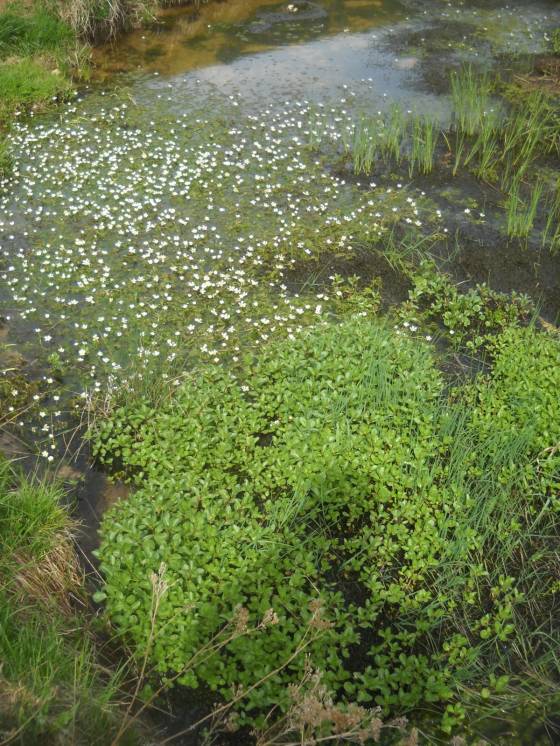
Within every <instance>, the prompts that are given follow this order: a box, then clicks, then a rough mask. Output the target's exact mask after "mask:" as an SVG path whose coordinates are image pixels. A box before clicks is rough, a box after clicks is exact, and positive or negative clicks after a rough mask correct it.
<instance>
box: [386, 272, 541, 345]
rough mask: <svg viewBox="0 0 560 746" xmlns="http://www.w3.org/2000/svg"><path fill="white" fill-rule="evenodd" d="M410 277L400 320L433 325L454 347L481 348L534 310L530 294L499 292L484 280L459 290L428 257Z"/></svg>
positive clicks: (525, 320) (528, 318) (520, 321)
mask: <svg viewBox="0 0 560 746" xmlns="http://www.w3.org/2000/svg"><path fill="white" fill-rule="evenodd" d="M411 281H412V289H411V290H410V292H409V301H408V302H407V303H405V304H403V306H402V307H401V308H400V309H399V314H400V315H401V317H402V318H403V320H405V321H409V322H410V321H414V322H416V323H420V324H422V325H424V326H425V325H430V326H431V325H433V326H434V329H435V331H437V332H439V333H440V334H441V335H442V336H444V337H445V338H446V340H447V341H448V342H450V343H451V344H452V346H453V347H455V348H457V349H458V348H462V349H465V350H468V351H469V352H477V353H478V352H481V351H483V350H484V349H487V348H488V347H489V346H492V345H493V343H494V339H495V337H496V335H497V334H500V333H501V332H503V331H505V330H506V329H509V328H511V327H513V326H519V325H526V324H527V323H528V322H529V320H530V319H531V317H532V316H533V315H534V313H535V308H534V305H533V303H532V301H531V300H530V298H529V297H528V296H526V295H523V294H520V293H515V292H514V293H511V294H508V293H500V292H498V291H496V290H493V289H492V288H490V287H489V286H488V285H486V284H481V285H475V286H474V287H471V288H469V289H468V290H466V291H465V292H461V291H460V288H459V287H458V286H457V285H456V284H455V283H453V282H452V280H451V278H450V277H449V276H448V275H446V274H445V273H444V272H441V271H439V270H438V269H437V268H436V266H435V264H434V263H433V261H430V260H423V261H422V262H421V263H420V265H419V267H418V269H417V270H414V271H412V272H411Z"/></svg>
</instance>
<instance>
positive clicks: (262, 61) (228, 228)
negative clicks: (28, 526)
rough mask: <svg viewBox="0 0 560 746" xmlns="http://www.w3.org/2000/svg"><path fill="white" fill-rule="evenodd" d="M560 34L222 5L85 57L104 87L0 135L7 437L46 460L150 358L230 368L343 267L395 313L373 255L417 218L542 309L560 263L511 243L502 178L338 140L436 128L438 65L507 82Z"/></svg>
mask: <svg viewBox="0 0 560 746" xmlns="http://www.w3.org/2000/svg"><path fill="white" fill-rule="evenodd" d="M559 23H560V8H558V5H557V4H556V3H554V2H547V1H546V0H543V1H541V2H534V3H530V4H527V3H524V2H513V3H509V4H507V5H504V4H502V3H500V2H484V3H479V2H462V3H458V4H453V5H451V4H447V3H443V2H439V0H424V1H423V2H406V0H389V1H388V2H382V1H381V0H378V1H377V2H370V1H367V2H366V1H365V0H346V1H344V0H323V1H322V2H319V1H318V2H300V3H293V4H283V3H277V2H267V1H261V2H258V1H257V0H255V1H253V2H240V1H239V0H231V2H228V3H211V4H209V5H203V6H201V7H200V8H199V9H198V10H194V9H192V8H175V9H170V10H167V11H163V12H162V13H161V14H160V15H159V16H158V18H157V19H156V20H155V21H154V22H153V24H152V25H150V26H149V27H148V28H145V29H143V30H141V31H136V32H134V33H131V34H129V35H126V36H124V37H123V38H122V39H121V40H119V41H118V42H117V43H113V44H111V45H106V46H104V47H101V48H99V49H97V50H95V56H94V59H95V63H96V69H95V82H93V83H92V84H91V85H90V86H87V87H86V88H85V90H82V91H80V93H79V94H78V95H77V96H76V97H75V100H73V101H72V102H70V103H69V104H66V105H64V106H63V107H62V110H61V112H60V113H59V114H56V115H52V116H50V117H47V118H45V117H43V118H40V119H39V118H37V121H33V119H31V120H29V121H26V122H22V123H21V124H20V125H19V126H18V127H16V128H15V130H14V134H13V135H12V147H13V150H14V153H15V155H16V169H15V173H14V176H13V178H12V180H11V181H10V182H9V183H7V184H5V185H4V189H3V196H2V197H1V198H0V237H1V240H2V265H0V266H1V271H2V275H1V277H2V285H1V287H0V300H1V302H2V306H3V309H4V311H3V315H4V317H5V320H6V324H5V326H4V330H3V336H4V337H6V339H5V340H4V345H6V344H8V345H9V346H11V345H13V346H14V347H8V348H5V349H4V352H3V353H2V354H3V359H4V362H5V363H6V365H5V367H7V368H9V369H10V370H14V369H17V370H18V371H21V373H22V375H25V376H26V377H27V378H28V379H29V378H30V377H31V378H32V379H34V384H33V387H32V388H33V392H32V393H33V399H31V400H30V401H27V400H26V398H25V395H23V394H22V391H20V390H18V387H17V385H15V383H13V381H12V383H11V384H10V391H9V392H8V395H7V399H8V403H10V402H9V400H10V396H12V397H13V400H14V401H13V406H12V407H10V408H9V409H10V416H9V417H8V419H9V420H10V423H9V424H10V425H11V426H12V427H13V428H14V429H15V431H16V435H17V437H18V438H19V437H20V436H22V435H25V437H24V439H25V438H30V439H31V440H33V442H34V443H35V445H36V444H37V442H39V452H40V453H41V458H43V459H45V460H46V461H47V462H48V463H52V462H53V461H56V460H57V459H58V458H59V457H60V455H61V454H65V455H68V453H69V452H71V451H72V450H73V449H74V447H75V444H76V442H77V441H78V438H77V437H76V430H75V428H76V414H77V413H78V412H81V411H82V408H83V403H84V401H86V402H87V401H90V400H91V398H92V397H93V396H95V395H96V394H98V393H99V392H101V391H104V392H106V396H107V397H108V398H109V399H110V397H111V391H112V390H114V389H116V388H117V387H119V386H122V385H123V383H124V382H125V381H126V380H129V379H130V377H131V376H132V378H134V376H140V377H141V376H142V370H143V369H144V368H146V369H147V368H150V366H160V365H161V364H162V361H163V362H165V363H166V364H168V365H169V366H171V367H173V366H176V367H175V368H174V369H175V370H176V369H181V368H182V367H184V366H185V364H186V365H187V366H191V365H192V364H194V363H195V362H196V361H200V360H201V361H204V362H220V361H223V360H229V361H230V363H231V362H236V361H237V360H239V358H240V357H242V356H243V354H244V353H245V352H246V351H247V350H250V349H253V348H254V347H255V346H258V345H259V344H262V343H263V342H266V341H268V340H269V339H272V338H275V337H277V336H280V337H282V336H288V337H290V336H291V335H294V334H297V332H298V330H300V329H301V328H302V327H304V326H305V325H307V324H310V323H314V322H315V321H317V320H318V319H320V318H322V317H327V316H328V315H329V314H331V313H333V312H334V306H335V305H336V301H337V291H336V287H335V284H333V277H334V276H337V277H340V278H348V277H350V276H352V275H359V276H360V278H361V282H362V283H363V282H366V281H367V282H369V283H371V282H377V284H378V285H381V286H382V297H383V306H384V307H385V308H390V307H393V306H395V304H397V303H401V302H403V301H404V300H405V299H406V297H407V292H408V288H409V278H407V277H405V276H403V275H402V273H401V274H399V271H398V270H397V269H396V268H395V265H394V262H391V261H389V262H388V261H387V257H384V256H383V250H382V251H381V252H380V251H378V250H376V251H373V250H370V249H369V248H368V246H370V247H371V246H373V245H376V246H377V247H379V244H380V242H381V244H383V242H384V241H386V242H388V243H389V242H392V245H393V250H394V243H395V236H397V237H399V238H398V240H399V241H401V240H402V237H403V235H404V233H405V232H407V235H408V233H410V230H416V231H417V233H418V235H419V236H421V237H422V239H424V238H426V237H428V236H429V237H431V239H433V246H434V247H435V248H434V250H433V253H432V254H431V255H430V256H432V257H437V259H438V261H439V262H440V263H441V265H442V266H445V268H446V270H447V271H449V272H451V274H452V276H453V277H454V278H455V280H456V281H459V282H463V283H466V287H468V286H470V285H472V284H473V283H476V282H488V283H489V284H490V285H491V286H492V287H493V288H495V289H497V290H501V291H505V292H511V291H520V292H525V293H529V294H530V295H531V296H532V298H533V299H534V300H535V301H536V302H537V303H538V304H539V309H540V312H541V313H542V315H543V316H544V318H545V319H547V320H548V321H552V322H554V320H555V319H556V317H557V315H558V311H559V309H560V273H559V271H558V263H559V259H558V256H557V255H556V254H555V253H554V252H551V251H548V250H547V249H546V248H543V245H542V242H541V240H540V234H536V232H534V231H533V232H532V233H531V234H530V235H528V236H527V237H526V240H525V241H512V240H510V239H509V238H508V236H507V235H505V232H504V223H505V217H504V199H505V196H504V194H503V193H502V192H501V191H500V190H499V189H496V187H495V186H494V185H493V184H490V183H488V181H485V180H481V179H477V178H475V177H474V176H473V175H472V173H469V172H466V171H465V172H461V173H459V174H458V175H455V176H451V175H450V173H449V170H448V169H447V170H446V171H445V172H442V171H441V169H436V170H435V171H433V172H431V173H429V174H422V173H415V174H412V173H411V172H409V171H407V170H404V171H403V169H402V168H401V167H396V166H395V164H393V165H392V166H388V167H383V166H381V165H380V166H379V167H378V168H376V169H373V170H372V172H371V173H368V174H367V175H366V174H362V175H361V176H360V175H356V173H355V169H354V170H353V169H352V166H351V163H349V162H348V158H347V157H346V156H345V153H346V152H347V151H349V150H351V149H352V143H353V138H355V137H356V122H358V121H361V120H363V118H364V117H369V118H370V119H371V121H377V122H378V125H379V123H380V122H381V120H382V118H383V117H387V116H390V112H391V111H393V112H394V111H395V109H394V107H395V106H399V107H400V111H401V112H403V113H404V114H405V115H408V114H410V115H412V114H413V115H415V116H429V117H431V118H433V120H434V121H437V122H438V123H439V124H438V126H439V125H441V126H443V127H445V126H447V125H448V124H449V123H450V121H451V97H450V95H449V93H450V71H452V70H456V71H457V70H460V69H465V66H466V65H471V66H474V68H473V69H476V70H477V71H485V70H486V71H492V72H493V73H494V72H495V73H498V74H503V75H505V76H506V77H509V78H511V76H512V75H513V73H515V72H518V71H521V72H524V71H525V70H526V67H527V64H528V63H527V60H529V59H531V55H534V54H536V53H538V52H542V51H544V50H545V49H546V45H547V35H546V34H547V30H549V29H551V28H553V27H554V26H555V25H558V24H559ZM496 105H497V104H496ZM380 118H381V119H380ZM379 126H383V125H382V124H381V125H379ZM448 155H449V154H448ZM445 157H447V156H446V155H445V153H443V155H442V160H441V162H442V163H443V162H444V159H445ZM543 173H544V174H545V177H546V178H547V179H548V180H549V182H550V183H552V182H553V180H554V178H555V173H556V172H555V171H554V168H553V167H549V165H546V167H545V168H544V170H543ZM533 234H535V235H533ZM459 236H460V240H459V238H458V237H459ZM451 237H454V238H453V240H451ZM397 248H398V247H397ZM386 253H387V254H389V253H390V252H389V250H388V249H387V252H386ZM338 293H340V291H338ZM14 349H17V353H15V352H14V351H13V350H14ZM14 356H15V357H14ZM139 366H140V367H139ZM163 375H169V373H163ZM22 385H23V384H22ZM13 391H16V393H15V394H13ZM29 393H30V392H29V391H27V394H29ZM20 411H21V412H23V413H24V414H23V413H22V414H21V416H20V415H19V412H20ZM12 413H13V414H12Z"/></svg>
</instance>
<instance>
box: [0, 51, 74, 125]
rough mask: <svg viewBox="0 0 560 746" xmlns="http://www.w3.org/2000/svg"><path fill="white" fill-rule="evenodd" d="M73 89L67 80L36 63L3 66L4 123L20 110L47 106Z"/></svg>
mask: <svg viewBox="0 0 560 746" xmlns="http://www.w3.org/2000/svg"><path fill="white" fill-rule="evenodd" d="M71 89H72V86H71V84H70V82H69V81H68V79H67V78H66V77H64V76H63V75H59V74H55V73H54V72H51V71H50V70H48V69H46V68H45V67H44V66H43V65H41V64H40V63H39V62H36V61H34V60H31V59H25V58H24V59H21V60H18V61H16V62H11V63H8V62H3V63H0V92H1V99H0V121H1V120H4V121H6V120H7V119H8V117H9V116H10V115H11V114H13V112H14V111H15V110H17V109H19V108H28V107H31V106H33V105H35V106H39V107H45V106H47V105H49V104H50V103H52V101H53V99H59V98H60V97H63V96H65V95H67V94H68V93H69V92H70V91H71Z"/></svg>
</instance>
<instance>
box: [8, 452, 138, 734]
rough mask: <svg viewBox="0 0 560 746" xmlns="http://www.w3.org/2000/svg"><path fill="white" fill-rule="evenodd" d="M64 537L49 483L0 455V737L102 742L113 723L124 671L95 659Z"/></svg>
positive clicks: (58, 499)
mask: <svg viewBox="0 0 560 746" xmlns="http://www.w3.org/2000/svg"><path fill="white" fill-rule="evenodd" d="M73 541H74V539H73V527H72V524H71V522H70V520H69V516H68V513H67V511H66V510H65V509H64V508H63V507H62V495H61V492H60V490H59V488H58V487H56V486H55V485H53V484H47V483H39V482H29V481H27V480H25V479H24V478H23V477H20V476H18V475H17V474H15V473H14V471H13V470H12V468H11V467H10V465H9V464H8V463H7V462H6V461H4V460H0V660H1V661H2V667H1V668H0V692H1V694H0V740H1V741H2V742H3V743H4V742H11V741H14V742H17V743H20V744H29V745H30V746H31V745H33V744H37V743H42V744H43V743H44V744H50V743H73V744H84V745H85V744H88V746H89V744H93V743H96V744H110V743H112V742H113V737H114V735H115V734H116V733H117V731H118V726H119V724H120V722H121V721H122V717H123V713H122V711H121V700H122V699H123V695H122V694H121V691H120V688H121V686H122V683H123V674H124V670H120V671H119V670H117V671H115V670H113V671H111V669H110V667H109V666H108V665H104V664H103V663H102V662H100V659H99V649H98V646H97V644H96V643H95V641H94V637H93V635H92V634H91V631H90V630H89V628H88V625H87V624H86V621H85V618H84V614H83V610H84V609H85V607H86V603H87V602H86V593H85V589H84V585H83V581H84V578H83V572H82V570H81V569H80V566H79V563H78V561H77V557H76V554H75V551H74V545H73ZM135 737H136V736H135V734H134V731H133V729H131V731H130V733H129V735H127V740H123V741H122V743H134V742H137V741H135V740H134V739H135Z"/></svg>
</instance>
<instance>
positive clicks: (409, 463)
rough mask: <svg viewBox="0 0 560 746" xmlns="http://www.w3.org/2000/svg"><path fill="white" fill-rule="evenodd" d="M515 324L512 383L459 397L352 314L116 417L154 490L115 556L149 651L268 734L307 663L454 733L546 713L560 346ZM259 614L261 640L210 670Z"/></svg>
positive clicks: (501, 338) (115, 440)
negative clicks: (210, 647) (212, 644)
mask: <svg viewBox="0 0 560 746" xmlns="http://www.w3.org/2000/svg"><path fill="white" fill-rule="evenodd" d="M479 292H480V290H479ZM489 305H491V304H489ZM502 310H503V309H502ZM498 315H500V313H498ZM467 316H468V313H467ZM474 318H475V319H478V315H477V314H474ZM469 325H470V322H469V324H468V325H467V326H469ZM494 326H495V327H498V328H501V327H502V326H504V327H507V328H505V331H503V332H502V333H501V334H498V335H497V336H495V337H494V339H493V342H492V344H490V343H489V344H488V350H489V353H490V355H491V356H492V359H493V360H494V368H493V372H492V374H491V375H489V376H486V375H481V376H480V377H479V378H478V379H476V380H475V382H473V383H470V384H467V385H464V386H462V387H459V388H455V389H454V390H453V391H452V392H451V394H447V393H446V388H445V382H444V380H443V378H442V376H441V375H440V373H438V370H437V368H436V367H435V361H434V359H433V356H432V353H431V352H430V349H429V348H428V346H427V345H424V344H422V343H420V342H418V341H417V340H411V339H409V338H408V337H406V336H405V335H403V334H397V333H395V332H390V331H388V330H387V329H385V328H384V327H383V326H380V325H379V324H376V323H373V324H372V322H371V321H367V320H364V319H352V320H347V321H345V322H343V323H341V324H338V325H321V326H319V327H318V328H316V329H314V330H311V331H309V332H308V333H302V334H301V335H300V336H299V337H298V338H297V340H296V342H294V343H292V344H290V345H289V346H288V345H286V344H280V345H273V346H271V347H269V348H265V350H264V351H263V352H262V353H261V354H260V356H259V357H258V358H257V359H255V360H252V361H251V360H250V361H247V363H246V365H245V366H244V367H243V368H242V369H240V370H239V371H238V374H237V375H234V374H233V373H231V372H226V371H224V370H223V369H221V368H218V367H216V368H213V369H207V370H205V371H202V372H198V373H197V375H196V376H192V378H190V379H189V380H188V381H187V382H185V383H184V384H182V385H181V386H179V387H178V388H177V391H176V392H175V394H174V395H173V396H170V397H169V398H167V400H165V401H159V402H158V403H157V405H156V406H154V403H153V402H150V401H149V400H147V399H144V400H140V401H133V402H127V403H124V404H123V405H122V406H120V407H118V408H117V409H116V410H115V411H114V412H113V414H112V416H111V417H109V419H108V420H107V421H105V422H103V423H101V424H99V426H98V428H97V430H96V432H95V433H93V443H94V447H95V450H96V453H97V455H98V457H99V458H100V459H101V460H102V461H103V462H104V463H106V464H107V465H109V466H110V467H111V468H112V469H113V470H114V471H115V472H117V473H119V475H120V476H122V477H124V478H126V479H128V480H130V481H131V482H133V483H134V484H135V485H136V490H135V492H134V493H133V495H132V496H131V497H130V498H129V499H128V500H127V501H126V502H123V503H121V504H119V505H118V506H116V507H115V508H114V509H112V510H111V512H110V513H109V514H108V515H107V516H106V519H105V521H104V524H103V528H102V537H103V542H102V546H101V549H100V558H101V562H102V571H103V573H104V575H105V579H106V584H105V588H104V591H103V597H104V599H105V600H106V604H107V612H108V614H109V615H110V617H111V618H112V619H113V620H114V622H115V624H116V625H117V627H118V628H119V629H120V631H121V633H122V634H123V635H124V636H125V637H126V638H127V639H128V640H129V641H131V642H132V643H133V644H134V646H135V648H136V650H137V651H138V655H139V656H140V657H143V656H146V657H148V658H149V660H150V661H151V662H152V663H153V665H154V667H155V669H156V670H157V671H158V672H159V674H160V675H161V676H163V677H164V680H165V679H166V678H167V679H168V680H169V681H172V680H173V681H175V680H178V681H179V682H180V683H182V684H183V685H186V686H189V687H197V686H200V685H205V686H208V687H210V688H211V689H212V690H215V691H217V692H219V693H220V694H221V695H222V696H223V697H225V698H226V700H228V701H231V700H232V698H233V699H234V701H235V709H236V712H237V714H238V715H239V717H240V720H239V722H250V723H252V724H253V725H256V726H259V725H260V724H262V722H263V718H264V717H265V715H266V713H267V712H268V711H269V710H270V708H271V707H274V708H276V712H277V713H282V712H287V711H289V708H290V696H289V692H290V686H292V685H295V684H296V683H297V682H298V681H300V680H301V679H302V678H303V677H304V676H305V669H306V665H308V663H306V661H311V664H312V666H313V667H314V668H316V669H317V670H319V671H321V673H322V677H323V680H324V682H325V684H326V686H327V687H328V688H329V690H331V691H334V692H335V693H336V696H337V697H339V698H342V701H344V700H345V699H346V700H347V701H349V702H350V701H353V700H358V702H361V703H365V704H373V705H377V706H379V707H381V710H382V713H383V715H384V716H388V715H391V716H395V715H400V714H402V713H403V712H407V713H411V712H413V713H416V715H414V717H415V718H418V720H419V721H423V720H424V718H423V717H422V716H420V715H419V712H420V711H422V712H424V713H425V714H426V713H430V714H429V717H428V720H430V719H431V720H432V723H433V722H434V721H433V718H434V716H436V713H439V714H437V716H436V722H439V729H440V732H441V730H443V732H444V733H451V732H452V731H453V730H454V729H456V728H458V727H463V725H464V726H465V727H468V719H469V714H470V713H471V712H472V711H473V708H477V710H476V711H477V713H478V714H480V708H482V710H483V711H484V712H485V713H487V714H488V715H489V716H491V714H492V712H493V710H494V708H499V710H500V717H501V719H502V721H505V722H507V721H508V717H509V718H511V719H513V718H514V717H515V713H516V711H517V710H518V709H519V708H523V707H528V706H530V707H531V708H532V709H534V704H531V705H529V703H530V702H532V703H534V702H537V701H539V702H540V703H541V705H539V708H540V709H539V712H538V713H535V717H536V718H537V719H538V718H543V717H546V713H547V712H548V711H550V710H549V707H554V706H556V705H555V704H553V703H557V701H558V696H559V692H558V689H557V686H556V684H555V683H554V681H555V677H557V674H558V661H557V657H556V654H555V650H556V649H557V645H558V630H556V629H555V628H554V617H555V614H556V613H557V612H558V609H557V580H556V574H555V570H554V567H556V562H557V559H555V546H556V543H557V541H558V535H559V529H560V525H559V522H558V513H557V508H558V504H557V497H556V490H555V485H556V484H557V475H558V467H559V465H560V461H559V458H560V457H559V454H558V450H557V447H556V446H557V443H558V440H559V438H560V430H559V427H560V425H559V424H558V423H559V422H560V418H559V415H560V411H559V404H558V399H557V391H558V387H559V385H560V378H559V377H560V373H559V371H560V366H558V362H559V358H560V348H559V346H558V342H557V341H555V340H554V339H552V338H550V337H548V336H546V335H544V334H538V333H536V332H535V331H534V330H533V329H532V328H526V329H516V328H513V327H510V326H508V324H507V323H505V321H504V323H502V320H501V316H500V319H498V320H496V323H495V325H494ZM158 572H160V573H163V574H164V576H165V579H166V588H165V592H164V593H163V594H161V595H160V597H159V598H158V603H157V609H156V612H154V593H153V583H152V582H151V581H150V578H151V577H153V576H154V573H158ZM241 608H242V609H244V610H245V611H244V614H245V616H244V620H245V621H244V623H245V625H247V627H248V628H250V629H257V628H259V633H258V634H244V635H242V636H238V637H236V639H234V640H232V641H231V642H230V643H228V644H227V645H224V646H221V647H220V650H219V651H218V654H217V655H213V656H202V659H200V658H197V651H199V650H201V649H204V648H205V645H207V644H208V641H209V640H214V639H216V636H217V635H218V636H219V635H220V634H221V632H220V631H221V630H223V629H224V625H227V624H228V623H229V621H230V620H231V619H232V617H235V614H236V613H239V611H236V610H239V609H241ZM265 618H267V619H268V620H269V621H270V620H271V619H273V620H274V623H273V624H267V625H265V626H262V624H261V621H262V620H263V619H265ZM259 625H261V626H259ZM529 682H530V683H529ZM508 713H509V716H508ZM424 725H425V726H426V727H432V726H429V725H428V724H427V723H424Z"/></svg>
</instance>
